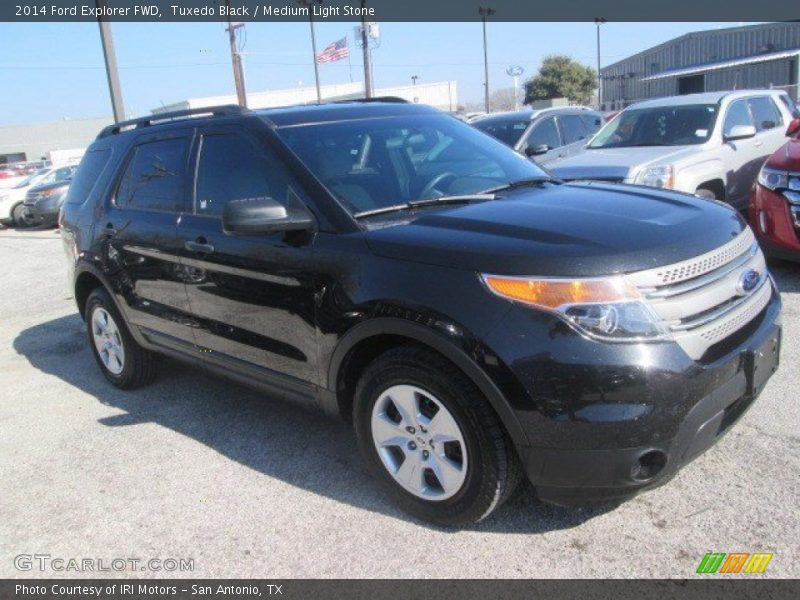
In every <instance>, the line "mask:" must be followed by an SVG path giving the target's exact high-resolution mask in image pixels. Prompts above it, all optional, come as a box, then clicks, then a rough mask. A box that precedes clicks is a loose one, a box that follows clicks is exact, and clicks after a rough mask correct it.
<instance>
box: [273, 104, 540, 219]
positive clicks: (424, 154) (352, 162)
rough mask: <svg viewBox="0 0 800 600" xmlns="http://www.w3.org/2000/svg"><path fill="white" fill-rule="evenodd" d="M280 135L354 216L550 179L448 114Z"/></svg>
mask: <svg viewBox="0 0 800 600" xmlns="http://www.w3.org/2000/svg"><path fill="white" fill-rule="evenodd" d="M278 133H279V135H280V136H281V137H282V138H283V139H284V140H285V141H286V143H287V144H288V145H289V146H290V147H291V148H292V150H293V151H294V152H295V153H296V154H297V155H298V156H299V157H300V159H301V160H302V161H303V162H304V163H305V164H306V166H307V167H308V168H309V169H310V170H311V171H312V172H313V173H314V175H315V176H316V177H317V178H318V179H319V180H320V181H322V182H323V183H324V184H325V186H326V187H327V188H328V189H329V190H330V191H331V192H332V193H333V194H334V195H335V196H336V197H337V198H338V199H339V200H340V201H341V202H342V203H343V204H344V205H345V207H346V208H347V209H348V210H349V211H350V212H351V213H352V214H354V215H358V214H360V213H369V212H371V211H376V210H380V209H383V208H388V207H393V206H398V205H407V204H408V203H413V202H415V201H418V200H424V199H435V198H442V197H452V196H463V195H468V194H478V193H480V192H483V191H485V190H490V189H494V188H499V187H502V186H504V185H507V184H509V183H512V182H516V181H521V180H531V179H536V178H540V179H549V176H548V174H547V173H545V172H544V171H543V170H542V169H540V168H539V167H537V166H536V165H534V164H533V163H532V162H531V161H529V160H526V159H525V158H524V157H522V156H520V155H519V154H517V153H516V152H514V151H513V150H511V149H510V148H508V147H507V146H504V145H503V144H501V143H500V142H498V141H496V140H494V139H492V138H491V137H489V136H487V135H484V134H483V133H481V132H480V131H478V130H476V129H474V128H473V127H471V126H470V125H467V124H465V123H462V122H461V121H459V120H458V119H454V118H452V117H450V116H448V115H445V114H428V115H403V116H393V117H380V118H367V119H358V120H352V121H344V122H342V121H339V122H335V123H314V124H309V125H300V126H291V127H285V128H281V129H278Z"/></svg>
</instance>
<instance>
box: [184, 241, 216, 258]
mask: <svg viewBox="0 0 800 600" xmlns="http://www.w3.org/2000/svg"><path fill="white" fill-rule="evenodd" d="M183 247H184V248H186V249H187V250H188V251H189V252H196V253H197V254H211V253H212V252H214V246H212V245H211V244H209V243H207V242H206V239H205V238H202V237H200V238H197V240H196V241H191V240H189V241H188V242H186V243H185V244H184V245H183Z"/></svg>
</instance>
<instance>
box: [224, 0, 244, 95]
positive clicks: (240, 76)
mask: <svg viewBox="0 0 800 600" xmlns="http://www.w3.org/2000/svg"><path fill="white" fill-rule="evenodd" d="M225 5H226V6H227V7H228V9H229V10H228V28H227V29H226V30H225V31H227V32H228V40H229V41H230V44H231V62H232V63H233V83H234V85H235V86H236V98H237V100H238V101H239V106H244V107H245V108H247V91H246V90H245V87H244V70H243V69H242V55H241V53H240V52H239V49H238V48H237V46H236V30H237V29H240V28H242V27H244V23H236V24H233V23H232V22H231V16H230V15H231V11H230V7H231V0H225Z"/></svg>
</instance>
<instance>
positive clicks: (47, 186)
mask: <svg viewBox="0 0 800 600" xmlns="http://www.w3.org/2000/svg"><path fill="white" fill-rule="evenodd" d="M71 181H72V180H71V179H62V180H61V181H55V182H53V183H45V184H44V185H36V186H33V187H29V188H27V189H26V192H27V193H28V194H38V193H39V192H44V191H47V190H52V189H54V188H60V187H69V184H70V183H71Z"/></svg>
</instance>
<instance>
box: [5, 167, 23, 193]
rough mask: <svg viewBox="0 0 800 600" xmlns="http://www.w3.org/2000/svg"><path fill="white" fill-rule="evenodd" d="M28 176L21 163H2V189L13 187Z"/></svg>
mask: <svg viewBox="0 0 800 600" xmlns="http://www.w3.org/2000/svg"><path fill="white" fill-rule="evenodd" d="M25 177H26V174H25V172H24V171H23V170H22V169H21V168H20V167H19V165H16V164H11V165H0V190H4V189H8V188H12V187H14V186H15V185H17V184H18V183H19V182H20V181H22V180H23V179H24V178H25Z"/></svg>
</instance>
